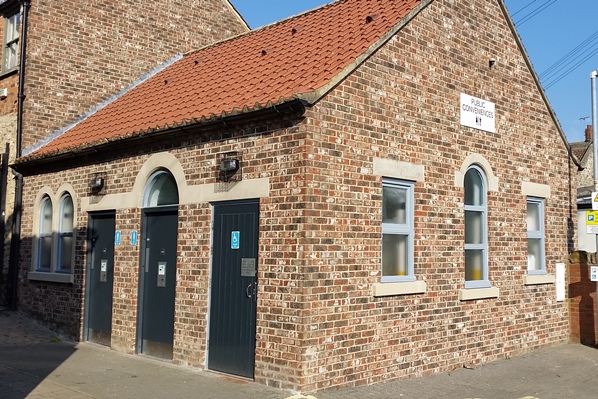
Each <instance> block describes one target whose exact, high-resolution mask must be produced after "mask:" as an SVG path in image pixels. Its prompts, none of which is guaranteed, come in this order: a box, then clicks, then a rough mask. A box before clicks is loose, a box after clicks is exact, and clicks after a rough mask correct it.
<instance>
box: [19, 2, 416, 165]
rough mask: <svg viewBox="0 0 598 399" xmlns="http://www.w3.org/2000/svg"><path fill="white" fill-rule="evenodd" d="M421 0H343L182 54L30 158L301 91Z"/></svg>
mask: <svg viewBox="0 0 598 399" xmlns="http://www.w3.org/2000/svg"><path fill="white" fill-rule="evenodd" d="M420 2H421V0H339V1H337V2H334V3H331V4H329V5H326V6H323V7H321V8H318V9H316V10H313V11H310V12H307V13H304V14H301V15H298V16H296V17H293V18H290V19H287V20H284V21H281V22H278V23H275V24H272V25H269V26H266V27H264V28H261V29H259V30H256V31H252V32H250V33H248V34H245V35H242V36H239V37H236V38H234V39H231V40H228V41H224V42H220V43H217V44H215V45H212V46H210V47H206V48H203V49H201V50H198V51H196V52H192V53H188V54H186V55H184V56H183V57H182V58H181V59H180V60H178V61H175V62H174V63H173V64H172V65H170V66H167V67H166V68H165V69H163V70H161V71H160V72H158V73H156V74H155V75H154V76H152V77H150V78H149V79H147V80H146V81H144V82H142V83H141V84H139V85H137V86H135V87H133V88H132V89H131V90H129V91H127V92H126V93H124V94H123V95H122V96H120V97H118V98H117V99H116V100H114V101H113V102H111V103H109V104H108V105H106V106H105V107H103V108H101V109H99V110H98V111H97V112H95V113H93V114H92V115H90V116H89V117H88V118H86V119H84V120H82V121H81V122H79V123H78V124H76V125H75V126H73V127H72V128H70V129H68V130H66V131H65V132H64V133H63V134H61V135H60V136H58V137H57V138H56V139H54V140H53V141H51V142H49V143H48V144H46V145H44V146H43V147H41V148H40V149H39V150H37V151H35V152H34V153H32V154H30V155H29V156H27V157H26V158H37V157H43V156H48V155H52V154H59V153H62V152H67V151H69V150H72V149H76V148H83V147H90V146H93V145H96V144H99V143H104V142H107V141H112V140H117V139H119V138H126V137H130V136H134V135H138V134H143V133H145V132H148V131H153V130H161V129H164V128H165V127H167V126H173V125H185V124H190V123H196V122H198V121H201V120H204V119H210V118H216V117H220V116H222V115H229V114H232V113H235V112H240V111H241V110H243V109H244V108H245V109H248V110H252V109H256V108H263V107H267V106H269V105H270V104H277V103H280V102H281V101H286V100H290V99H293V98H298V97H299V98H301V97H302V96H303V95H306V94H310V93H313V92H314V91H316V90H318V89H321V88H322V86H324V85H326V84H329V83H330V82H331V80H332V79H333V78H335V77H336V76H337V75H339V74H340V73H341V72H342V70H343V68H345V67H347V66H348V65H350V64H352V63H354V62H355V60H356V59H357V58H358V57H359V56H360V55H362V54H364V53H366V52H367V51H368V50H369V49H370V47H371V46H372V45H374V44H375V43H377V42H378V41H379V40H380V39H381V37H382V36H383V35H384V34H386V33H387V32H388V31H390V30H391V29H392V28H393V27H394V26H395V25H397V24H398V23H399V22H400V21H401V20H402V19H403V18H404V17H405V16H407V15H408V14H409V13H410V12H411V11H412V10H413V9H414V8H416V7H417V6H418V5H420Z"/></svg>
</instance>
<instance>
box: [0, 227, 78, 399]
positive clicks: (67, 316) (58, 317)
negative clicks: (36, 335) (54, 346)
mask: <svg viewBox="0 0 598 399" xmlns="http://www.w3.org/2000/svg"><path fill="white" fill-rule="evenodd" d="M75 236H76V237H77V240H76V243H75V257H74V261H73V270H72V274H73V275H72V283H66V282H53V281H43V280H36V279H30V278H29V272H30V271H31V258H30V257H22V255H23V254H24V253H28V252H31V249H32V248H33V241H34V240H35V239H36V238H35V237H23V238H22V240H21V251H20V254H21V255H20V256H21V258H20V259H19V271H18V274H19V278H18V287H17V298H16V302H17V310H19V311H20V312H23V313H24V314H26V315H27V316H29V317H31V318H32V319H34V320H37V321H38V322H40V323H42V324H43V325H44V326H45V327H47V328H49V329H50V330H52V331H54V332H55V333H58V334H61V335H63V336H65V337H67V338H69V339H72V340H74V341H79V340H80V339H81V338H82V337H81V331H82V323H83V313H82V312H83V309H84V302H85V296H84V294H85V290H84V287H85V275H86V270H85V269H86V267H87V264H86V263H83V262H81V259H86V260H87V259H89V256H88V254H86V253H85V251H87V250H88V247H89V246H88V245H87V240H88V232H87V228H85V227H84V228H80V229H78V230H77V231H76V232H75ZM0 396H1V395H0Z"/></svg>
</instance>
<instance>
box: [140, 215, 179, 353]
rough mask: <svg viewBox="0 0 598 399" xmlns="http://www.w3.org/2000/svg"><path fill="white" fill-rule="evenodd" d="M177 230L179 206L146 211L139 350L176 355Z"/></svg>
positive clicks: (141, 269) (141, 275)
mask: <svg viewBox="0 0 598 399" xmlns="http://www.w3.org/2000/svg"><path fill="white" fill-rule="evenodd" d="M177 230H178V217H177V209H176V207H174V208H173V207H170V208H168V209H163V208H162V209H160V210H159V211H151V210H145V211H144V220H143V233H142V242H143V245H142V249H141V250H142V259H141V268H140V271H139V273H140V298H141V303H140V317H139V321H140V323H139V324H140V326H139V329H138V334H139V335H138V341H137V345H138V348H137V350H138V352H139V353H143V354H146V355H150V356H156V357H160V358H163V359H172V348H173V335H174V301H175V288H176V259H177V254H176V249H177Z"/></svg>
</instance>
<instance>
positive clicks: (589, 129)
mask: <svg viewBox="0 0 598 399" xmlns="http://www.w3.org/2000/svg"><path fill="white" fill-rule="evenodd" d="M590 141H592V125H588V126H586V143H589V142H590Z"/></svg>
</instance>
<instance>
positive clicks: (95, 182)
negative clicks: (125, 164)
mask: <svg viewBox="0 0 598 399" xmlns="http://www.w3.org/2000/svg"><path fill="white" fill-rule="evenodd" d="M103 188H104V178H103V177H101V176H98V175H96V176H94V177H92V178H91V180H90V181H89V189H90V190H91V192H92V193H93V194H97V193H99V192H100V191H102V189H103Z"/></svg>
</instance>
